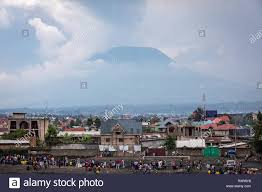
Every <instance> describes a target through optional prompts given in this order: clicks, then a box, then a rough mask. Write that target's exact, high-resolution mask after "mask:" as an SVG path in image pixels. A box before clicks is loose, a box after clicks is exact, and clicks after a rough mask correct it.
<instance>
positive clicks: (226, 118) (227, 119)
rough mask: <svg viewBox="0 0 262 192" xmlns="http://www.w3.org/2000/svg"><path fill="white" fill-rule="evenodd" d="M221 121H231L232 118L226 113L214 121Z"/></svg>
mask: <svg viewBox="0 0 262 192" xmlns="http://www.w3.org/2000/svg"><path fill="white" fill-rule="evenodd" d="M220 121H225V122H229V121H230V119H229V117H228V116H226V115H224V116H221V117H217V118H215V119H214V120H213V123H219V122H220Z"/></svg>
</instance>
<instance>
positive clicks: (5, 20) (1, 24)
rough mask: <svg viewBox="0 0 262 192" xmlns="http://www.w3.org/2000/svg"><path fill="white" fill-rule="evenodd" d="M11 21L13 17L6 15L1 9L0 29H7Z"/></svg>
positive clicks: (4, 10)
mask: <svg viewBox="0 0 262 192" xmlns="http://www.w3.org/2000/svg"><path fill="white" fill-rule="evenodd" d="M12 20H13V16H12V15H10V14H8V12H7V11H6V9H4V8H1V9H0V28H6V27H9V26H10V24H11V22H12Z"/></svg>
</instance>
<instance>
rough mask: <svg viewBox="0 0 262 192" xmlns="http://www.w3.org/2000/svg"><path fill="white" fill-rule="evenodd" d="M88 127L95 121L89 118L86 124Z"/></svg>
mask: <svg viewBox="0 0 262 192" xmlns="http://www.w3.org/2000/svg"><path fill="white" fill-rule="evenodd" d="M86 124H87V126H91V125H92V124H93V119H92V118H91V117H89V118H88V119H87V122H86Z"/></svg>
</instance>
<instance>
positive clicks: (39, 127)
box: [8, 113, 49, 141]
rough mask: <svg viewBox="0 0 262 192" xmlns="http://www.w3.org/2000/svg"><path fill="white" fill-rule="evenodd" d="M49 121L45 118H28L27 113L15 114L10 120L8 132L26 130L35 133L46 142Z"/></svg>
mask: <svg viewBox="0 0 262 192" xmlns="http://www.w3.org/2000/svg"><path fill="white" fill-rule="evenodd" d="M48 125H49V119H48V118H45V117H27V116H26V113H13V115H12V116H10V117H9V118H8V132H12V131H15V130H16V129H25V130H26V131H28V132H31V133H34V135H35V136H36V137H38V138H39V139H40V140H41V141H44V139H45V134H46V133H47V129H48Z"/></svg>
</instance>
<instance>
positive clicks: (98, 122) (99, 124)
mask: <svg viewBox="0 0 262 192" xmlns="http://www.w3.org/2000/svg"><path fill="white" fill-rule="evenodd" d="M95 124H96V127H97V128H99V127H100V126H101V120H100V119H99V118H98V117H97V118H96V119H95Z"/></svg>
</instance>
